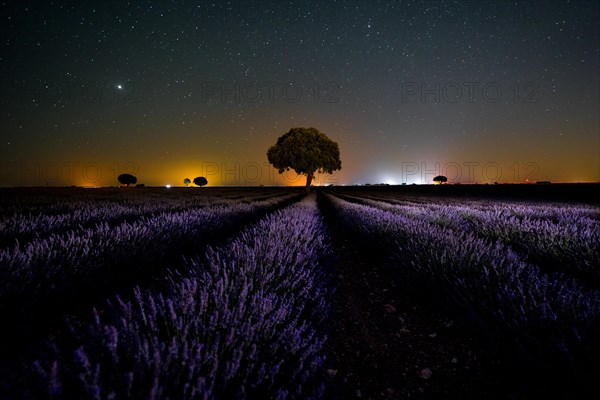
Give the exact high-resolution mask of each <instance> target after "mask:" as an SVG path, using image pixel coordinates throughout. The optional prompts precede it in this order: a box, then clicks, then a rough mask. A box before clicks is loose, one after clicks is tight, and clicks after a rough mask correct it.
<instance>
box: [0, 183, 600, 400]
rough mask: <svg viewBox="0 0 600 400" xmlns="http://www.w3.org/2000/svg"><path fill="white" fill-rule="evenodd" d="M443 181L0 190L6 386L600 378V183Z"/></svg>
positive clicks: (484, 383) (10, 389) (162, 390)
mask: <svg viewBox="0 0 600 400" xmlns="http://www.w3.org/2000/svg"><path fill="white" fill-rule="evenodd" d="M440 193H441V192H440ZM444 193H445V194H439V193H437V194H436V193H434V194H432V193H431V192H423V193H421V192H416V191H414V190H412V191H411V190H403V189H401V188H398V189H387V190H382V189H378V188H369V189H368V190H365V188H352V187H346V188H338V187H329V188H320V189H317V190H316V191H313V193H311V194H310V195H304V193H303V191H302V190H301V189H299V188H231V189H224V188H223V189H220V188H177V189H176V188H173V189H165V188H143V189H135V188H121V189H93V190H92V189H75V188H72V189H71V188H65V189H10V190H3V192H2V197H1V200H0V228H1V229H0V277H1V279H0V313H1V315H0V318H1V321H2V330H1V335H2V338H1V341H0V354H1V355H2V357H1V358H0V398H3V399H4V398H7V399H10V398H28V399H124V398H140V399H311V398H314V399H317V398H323V399H346V398H370V399H404V398H421V399H427V398H437V399H448V398H460V399H480V398H497V399H520V398H532V397H535V396H540V395H543V396H545V398H565V399H566V398H578V399H580V398H581V399H585V398H594V397H595V396H598V395H600V385H599V384H598V377H600V340H598V338H600V205H599V204H598V202H597V200H594V199H592V198H589V197H588V198H585V197H584V198H578V199H564V198H561V199H558V200H557V199H553V198H548V196H546V197H545V198H540V197H535V198H533V197H528V196H521V197H518V198H517V197H511V196H489V195H488V196H473V195H467V194H468V193H466V194H464V195H457V194H456V193H455V192H449V191H446V192H444ZM575 200H576V201H575Z"/></svg>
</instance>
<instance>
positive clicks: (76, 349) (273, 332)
mask: <svg viewBox="0 0 600 400" xmlns="http://www.w3.org/2000/svg"><path fill="white" fill-rule="evenodd" d="M329 253H330V249H329V246H328V245H327V239H326V237H325V231H324V227H323V223H322V221H321V218H320V217H319V215H318V211H317V208H316V203H315V200H314V197H309V198H306V199H305V200H303V201H302V202H300V203H299V204H296V205H293V206H290V207H288V208H287V209H284V210H281V211H278V212H276V213H274V214H272V215H270V216H268V217H267V218H265V219H263V220H261V221H260V222H259V223H257V224H256V225H254V226H253V227H251V228H249V229H247V230H245V231H243V232H242V233H241V234H240V235H239V236H237V237H236V238H235V239H234V240H232V241H231V242H230V243H229V244H227V245H225V246H222V247H219V248H214V249H210V250H209V251H208V253H207V254H206V256H204V257H196V258H193V259H190V260H189V261H188V262H187V263H186V265H187V269H186V271H185V272H184V273H182V272H179V273H174V274H173V275H172V276H171V277H170V278H169V279H168V280H167V282H166V284H165V285H166V287H165V288H164V289H163V290H162V291H155V290H141V289H139V288H138V289H136V290H135V291H134V297H133V299H130V300H125V299H123V298H121V297H117V298H116V299H115V300H112V301H110V302H109V303H108V304H107V306H106V307H105V308H104V309H103V310H95V311H94V314H93V318H92V320H91V322H89V323H87V324H85V323H84V324H71V330H70V331H71V334H70V335H69V338H66V339H65V338H63V339H64V340H63V341H62V342H60V341H58V340H55V341H53V342H52V346H51V347H52V348H53V349H54V350H53V351H52V352H51V356H50V357H46V358H41V359H39V360H37V361H35V362H34V368H35V369H36V370H37V371H38V372H39V374H40V377H41V379H42V381H43V382H44V387H43V388H41V389H40V390H39V391H38V392H37V393H35V394H36V395H40V396H42V397H50V398H63V397H64V396H67V397H80V398H96V399H108V398H131V397H134V398H148V399H166V398H177V399H217V398H219V399H220V398H236V399H246V398H265V399H267V398H269V399H286V398H303V399H304V398H312V397H318V395H319V394H320V393H321V387H320V383H321V382H320V381H321V374H322V371H321V367H322V364H323V361H324V354H323V344H324V341H325V335H324V334H323V331H322V329H321V326H320V325H321V322H322V321H323V319H324V318H325V316H326V315H327V307H328V303H327V297H328V295H327V294H328V290H327V288H326V287H325V286H324V284H323V279H322V278H323V273H322V271H321V269H322V267H323V264H324V260H326V259H327V257H328V256H329Z"/></svg>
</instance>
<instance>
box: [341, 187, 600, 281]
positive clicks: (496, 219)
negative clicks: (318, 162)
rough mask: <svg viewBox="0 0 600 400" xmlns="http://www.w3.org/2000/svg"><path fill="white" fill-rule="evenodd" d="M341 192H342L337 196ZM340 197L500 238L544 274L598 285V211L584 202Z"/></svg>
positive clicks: (599, 221) (478, 234)
mask: <svg viewBox="0 0 600 400" xmlns="http://www.w3.org/2000/svg"><path fill="white" fill-rule="evenodd" d="M342 197H344V196H342ZM344 198H346V199H348V200H350V201H357V202H360V203H362V204H366V205H370V206H373V207H377V208H380V209H382V210H386V211H390V212H393V213H394V214H398V215H403V216H406V217H409V218H415V219H422V220H425V221H428V222H431V223H433V224H436V225H438V226H441V227H444V228H448V229H452V230H455V231H457V232H468V233H472V234H475V235H477V236H478V237H481V238H485V239H488V240H491V241H500V242H502V243H503V244H505V245H507V246H509V247H510V248H511V249H513V250H514V251H516V252H517V253H518V254H519V255H520V256H521V257H522V258H523V259H524V260H525V261H527V262H528V263H530V264H535V265H537V266H539V267H540V268H541V269H543V270H544V271H546V272H548V273H555V272H558V273H560V274H562V275H564V276H565V277H566V278H572V279H576V280H577V281H578V283H579V284H581V285H584V286H586V287H589V288H594V289H600V210H599V209H598V208H595V207H593V206H584V205H567V204H555V205H547V204H546V205H532V204H515V203H510V202H486V201H481V200H479V201H475V200H471V201H464V200H462V201H461V202H460V203H458V202H457V201H456V199H455V201H454V202H453V203H450V204H448V203H446V201H444V202H442V201H440V200H437V201H435V200H432V199H431V198H429V200H428V202H423V203H420V204H415V203H412V202H410V201H407V200H398V199H395V198H394V197H393V196H387V197H383V196H379V197H377V198H376V199H375V198H373V197H367V196H351V195H350V196H348V195H346V196H345V197H344Z"/></svg>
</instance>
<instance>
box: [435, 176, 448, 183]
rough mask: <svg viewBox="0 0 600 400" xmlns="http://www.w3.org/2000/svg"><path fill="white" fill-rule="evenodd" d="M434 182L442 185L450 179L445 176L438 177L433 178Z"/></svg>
mask: <svg viewBox="0 0 600 400" xmlns="http://www.w3.org/2000/svg"><path fill="white" fill-rule="evenodd" d="M433 182H435V183H438V184H442V183H445V182H448V178H446V177H445V176H444V175H438V176H436V177H435V178H433Z"/></svg>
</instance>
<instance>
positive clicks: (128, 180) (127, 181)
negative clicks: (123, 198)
mask: <svg viewBox="0 0 600 400" xmlns="http://www.w3.org/2000/svg"><path fill="white" fill-rule="evenodd" d="M117 180H118V181H119V183H120V184H121V185H125V186H129V185H135V184H136V183H137V178H136V177H135V176H133V175H130V174H121V175H119V176H118V177H117Z"/></svg>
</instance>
